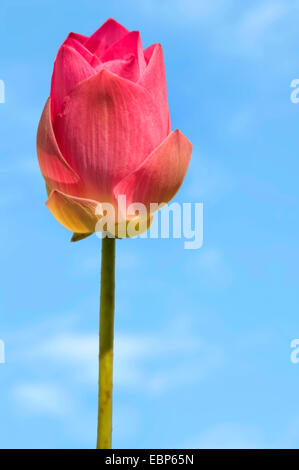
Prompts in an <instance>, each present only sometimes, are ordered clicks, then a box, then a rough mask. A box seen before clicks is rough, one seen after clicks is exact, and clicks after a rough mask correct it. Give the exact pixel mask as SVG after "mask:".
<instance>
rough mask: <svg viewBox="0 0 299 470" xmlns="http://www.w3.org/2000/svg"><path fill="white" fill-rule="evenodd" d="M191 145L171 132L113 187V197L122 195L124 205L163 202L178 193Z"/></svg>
mask: <svg viewBox="0 0 299 470" xmlns="http://www.w3.org/2000/svg"><path fill="white" fill-rule="evenodd" d="M191 153H192V144H191V142H190V141H189V140H188V139H187V138H186V137H185V136H184V135H183V134H182V133H181V132H180V131H179V130H175V131H173V132H172V133H171V134H169V136H168V137H167V138H166V139H165V140H164V142H162V144H161V145H159V147H158V148H156V149H155V150H154V151H153V152H152V153H151V155H149V157H148V158H147V159H146V160H145V161H144V162H143V163H142V164H141V165H140V167H139V168H138V169H137V170H135V171H134V172H133V173H131V174H130V175H128V176H127V177H125V178H124V179H123V180H122V181H120V183H119V184H118V185H117V186H116V187H115V190H114V194H115V197H116V198H117V197H118V196H119V195H126V198H127V205H129V204H131V203H136V202H140V203H142V204H144V205H145V206H146V207H147V210H149V209H150V203H158V204H161V203H163V202H164V203H167V202H169V201H170V200H171V199H172V198H173V197H174V196H175V194H176V193H177V191H178V190H179V188H180V186H181V184H182V182H183V180H184V178H185V175H186V172H187V169H188V165H189V161H190V157H191Z"/></svg>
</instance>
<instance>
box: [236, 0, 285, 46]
mask: <svg viewBox="0 0 299 470" xmlns="http://www.w3.org/2000/svg"><path fill="white" fill-rule="evenodd" d="M288 10H289V9H288V6H287V5H286V4H285V3H282V2H280V1H273V0H271V2H270V1H267V2H264V3H263V2H261V3H258V4H257V5H256V6H255V7H254V8H251V9H249V10H247V11H246V12H245V14H244V15H243V17H242V18H241V20H240V22H239V24H238V27H237V34H238V35H239V37H240V38H242V40H243V42H244V44H245V43H246V44H247V45H248V46H249V45H250V47H256V46H257V41H259V40H260V39H261V38H262V36H263V35H265V34H266V33H267V32H269V30H270V28H271V27H273V26H274V25H275V23H277V22H278V21H279V20H281V19H282V18H283V16H284V15H285V14H286V13H288Z"/></svg>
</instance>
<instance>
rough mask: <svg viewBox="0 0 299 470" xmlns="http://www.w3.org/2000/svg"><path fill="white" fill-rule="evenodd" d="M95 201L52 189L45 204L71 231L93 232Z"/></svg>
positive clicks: (95, 221) (95, 218)
mask: <svg viewBox="0 0 299 470" xmlns="http://www.w3.org/2000/svg"><path fill="white" fill-rule="evenodd" d="M97 205H98V202H97V201H92V200H90V199H84V198H79V197H73V196H68V195H67V194H64V193H62V192H60V191H56V190H54V191H52V192H51V194H50V197H49V199H48V201H47V202H46V206H47V207H48V209H49V210H50V211H51V213H52V214H53V215H54V217H55V218H56V219H57V220H58V222H60V223H61V225H63V226H64V227H66V228H67V229H68V230H70V231H71V232H75V233H80V234H83V233H93V232H94V231H95V226H96V223H97V220H98V218H97V216H96V215H95V211H96V207H97Z"/></svg>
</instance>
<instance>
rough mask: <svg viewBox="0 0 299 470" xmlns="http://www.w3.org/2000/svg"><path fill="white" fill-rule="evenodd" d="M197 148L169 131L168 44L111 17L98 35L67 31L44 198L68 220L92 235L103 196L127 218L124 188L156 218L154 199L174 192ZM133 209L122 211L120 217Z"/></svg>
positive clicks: (46, 147) (48, 129)
mask: <svg viewBox="0 0 299 470" xmlns="http://www.w3.org/2000/svg"><path fill="white" fill-rule="evenodd" d="M191 152H192V144H191V142H190V141H189V140H188V139H187V138H186V137H185V136H184V135H183V134H182V133H181V132H180V131H179V130H175V131H173V132H171V129H170V119H169V109H168V102H167V91H166V79H165V68H164V61H163V53H162V48H161V46H160V44H154V45H152V46H150V47H148V48H147V49H145V50H144V49H143V46H142V43H141V39H140V34H139V32H137V31H133V32H129V31H128V30H127V29H125V28H124V27H123V26H121V25H120V24H118V23H117V22H116V21H114V20H113V19H109V20H108V21H106V23H104V24H103V25H102V26H101V28H100V29H98V31H96V32H95V33H94V34H93V35H92V36H91V37H85V36H82V35H79V34H75V33H70V34H69V35H68V37H67V38H66V40H65V41H64V43H63V44H62V46H61V47H60V49H59V51H58V54H57V57H56V60H55V64H54V71H53V76H52V84H51V93H50V98H49V99H48V101H47V103H46V105H45V108H44V111H43V114H42V117H41V120H40V123H39V127H38V133H37V153H38V159H39V164H40V169H41V172H42V174H43V176H44V178H45V180H46V186H47V191H48V196H49V199H48V201H47V203H46V204H47V207H48V208H49V210H50V211H51V212H52V214H53V215H54V216H55V217H56V219H57V220H58V221H59V222H60V223H61V224H62V225H64V226H65V227H66V228H68V229H69V230H71V231H72V232H76V233H80V234H90V233H93V232H94V231H95V230H96V223H97V222H98V220H99V215H98V214H99V211H97V210H96V208H97V207H98V205H99V203H100V204H103V203H110V204H112V206H113V207H114V208H115V211H116V214H118V215H116V225H118V224H120V223H121V220H120V216H119V212H120V211H119V206H118V200H119V197H118V196H125V197H126V203H127V205H130V204H132V203H142V204H143V205H144V206H145V207H146V209H147V211H148V213H147V220H148V223H149V221H150V220H151V213H150V204H151V203H157V204H161V203H167V202H169V201H170V200H171V199H172V198H173V196H174V195H175V194H176V192H177V191H178V189H179V187H180V186H181V184H182V182H183V179H184V177H185V174H186V171H187V168H188V165H189V161H190V156H191ZM132 217H133V216H132V215H129V214H128V213H127V211H126V210H125V211H122V217H121V218H122V221H124V220H125V222H126V223H127V222H128V221H129V220H130V218H132ZM148 223H147V224H146V227H145V229H146V228H148ZM117 231H118V229H117V228H116V232H117ZM125 236H126V234H125Z"/></svg>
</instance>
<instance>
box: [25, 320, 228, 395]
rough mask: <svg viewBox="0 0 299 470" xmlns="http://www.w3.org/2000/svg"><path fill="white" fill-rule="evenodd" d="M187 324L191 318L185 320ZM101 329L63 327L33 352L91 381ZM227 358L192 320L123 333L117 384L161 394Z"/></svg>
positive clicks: (95, 372) (119, 340)
mask: <svg viewBox="0 0 299 470" xmlns="http://www.w3.org/2000/svg"><path fill="white" fill-rule="evenodd" d="M186 325H188V322H186ZM98 341H99V340H98V335H97V334H94V333H85V334H83V333H74V332H69V333H64V334H61V335H58V336H52V337H50V338H48V339H47V340H46V341H45V342H44V343H43V344H37V345H36V346H35V347H33V348H32V350H31V352H29V355H30V357H32V356H33V357H35V358H36V360H42V361H47V362H48V363H49V362H52V363H54V364H57V366H55V367H60V368H61V369H62V370H65V371H66V373H68V374H70V376H71V380H75V381H77V382H81V383H83V384H85V385H87V386H90V385H91V386H92V387H94V385H95V384H96V383H97V380H98V349H99V346H98ZM222 362H223V353H222V352H221V351H220V350H219V348H218V347H217V346H215V345H210V344H208V343H206V342H205V341H203V340H201V339H199V338H197V337H196V336H194V334H193V332H192V326H191V327H190V328H189V326H186V327H185V328H184V327H179V328H177V322H176V321H175V322H174V324H173V325H170V326H169V328H168V330H166V331H165V330H163V331H160V332H151V333H144V332H140V333H134V334H131V333H130V334H129V333H119V334H117V335H116V337H115V362H114V363H115V369H114V377H115V384H116V385H117V386H119V387H124V388H127V389H130V388H134V389H136V388H137V389H142V390H143V391H144V392H146V393H149V394H161V393H164V392H165V391H166V390H167V389H169V388H174V387H180V386H186V385H187V384H192V383H197V382H198V381H200V380H203V379H204V378H205V377H206V376H207V375H208V374H209V373H210V372H211V371H212V370H213V369H215V368H217V367H219V365H220V364H222Z"/></svg>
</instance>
